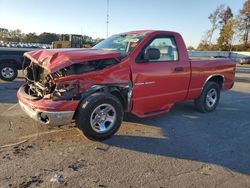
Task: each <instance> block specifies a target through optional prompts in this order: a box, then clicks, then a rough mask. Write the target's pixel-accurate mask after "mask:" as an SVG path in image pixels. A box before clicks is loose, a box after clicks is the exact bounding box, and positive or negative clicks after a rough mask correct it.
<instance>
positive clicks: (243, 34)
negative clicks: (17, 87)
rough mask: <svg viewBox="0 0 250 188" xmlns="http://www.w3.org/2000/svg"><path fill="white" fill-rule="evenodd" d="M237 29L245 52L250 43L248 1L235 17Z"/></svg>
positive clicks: (249, 9)
mask: <svg viewBox="0 0 250 188" xmlns="http://www.w3.org/2000/svg"><path fill="white" fill-rule="evenodd" d="M237 29H238V31H239V32H238V33H239V36H240V39H241V41H242V43H243V45H244V46H245V50H246V49H247V48H249V43H250V41H249V40H250V0H246V2H245V3H244V4H243V8H242V9H241V10H240V12H239V15H238V16H237Z"/></svg>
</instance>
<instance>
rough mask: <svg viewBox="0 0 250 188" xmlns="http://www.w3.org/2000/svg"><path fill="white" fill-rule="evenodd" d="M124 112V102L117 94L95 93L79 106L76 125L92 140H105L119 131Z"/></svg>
mask: <svg viewBox="0 0 250 188" xmlns="http://www.w3.org/2000/svg"><path fill="white" fill-rule="evenodd" d="M123 113H124V111H123V107H122V104H121V103H120V101H119V100H118V99H117V98H116V97H115V96H113V95H111V94H107V93H94V94H92V95H90V96H89V97H87V98H86V99H85V100H83V101H82V102H81V104H80V106H79V107H78V110H77V112H76V118H75V119H76V125H77V127H78V128H79V129H81V130H82V132H83V134H84V135H85V136H86V137H87V138H89V139H90V140H98V141H101V140H105V139H107V138H109V137H111V136H112V135H114V134H115V133H116V132H117V131H118V129H119V128H120V126H121V123H122V120H123Z"/></svg>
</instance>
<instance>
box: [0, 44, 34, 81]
mask: <svg viewBox="0 0 250 188" xmlns="http://www.w3.org/2000/svg"><path fill="white" fill-rule="evenodd" d="M30 50H32V49H25V48H0V79H2V80H5V81H12V80H14V79H15V78H16V77H17V74H18V72H17V71H18V70H21V69H22V68H23V66H24V67H25V66H27V64H24V65H23V54H24V53H25V52H28V51H30Z"/></svg>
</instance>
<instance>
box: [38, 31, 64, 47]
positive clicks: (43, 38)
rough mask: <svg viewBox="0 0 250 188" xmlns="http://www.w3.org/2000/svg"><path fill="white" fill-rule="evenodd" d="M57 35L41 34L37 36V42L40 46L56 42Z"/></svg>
mask: <svg viewBox="0 0 250 188" xmlns="http://www.w3.org/2000/svg"><path fill="white" fill-rule="evenodd" d="M58 40H59V35H57V34H55V33H47V32H44V33H41V34H40V35H39V36H37V41H38V42H39V43H42V44H51V43H52V42H53V41H58Z"/></svg>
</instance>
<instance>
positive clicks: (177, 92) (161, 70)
mask: <svg viewBox="0 0 250 188" xmlns="http://www.w3.org/2000/svg"><path fill="white" fill-rule="evenodd" d="M147 51H151V52H154V53H157V51H158V52H159V54H158V55H159V57H157V56H158V55H157V54H153V56H154V57H153V56H152V58H153V59H150V58H149V59H145V56H148V54H147ZM179 55H180V54H179V51H178V48H177V44H176V40H175V38H174V36H167V35H165V36H164V35H160V36H156V37H154V38H153V39H151V40H150V42H149V43H148V44H146V45H145V46H144V47H143V48H142V51H141V52H140V54H138V56H137V58H136V60H135V62H132V63H131V66H132V80H133V108H132V113H134V114H136V115H138V116H140V117H145V116H150V115H154V114H157V113H161V112H164V111H168V110H169V109H170V107H171V106H172V105H173V104H174V103H175V102H178V101H181V100H184V99H185V97H186V95H187V92H188V85H189V79H190V67H189V62H185V61H183V60H180V58H179Z"/></svg>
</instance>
